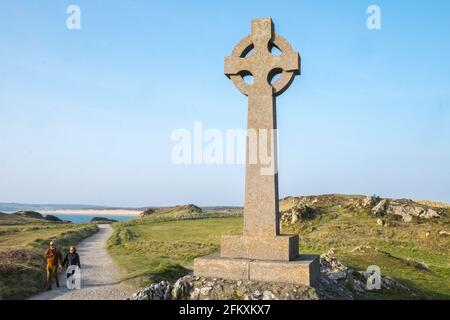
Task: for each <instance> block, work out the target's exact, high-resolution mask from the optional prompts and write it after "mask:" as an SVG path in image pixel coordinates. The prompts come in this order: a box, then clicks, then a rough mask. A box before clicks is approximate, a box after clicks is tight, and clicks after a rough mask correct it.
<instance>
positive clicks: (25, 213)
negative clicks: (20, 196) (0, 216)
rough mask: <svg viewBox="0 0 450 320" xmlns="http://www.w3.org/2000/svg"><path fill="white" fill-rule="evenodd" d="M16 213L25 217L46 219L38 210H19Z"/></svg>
mask: <svg viewBox="0 0 450 320" xmlns="http://www.w3.org/2000/svg"><path fill="white" fill-rule="evenodd" d="M14 215H16V216H19V217H24V218H33V219H42V220H43V219H44V216H43V215H42V214H40V213H39V212H36V211H18V212H16V213H14Z"/></svg>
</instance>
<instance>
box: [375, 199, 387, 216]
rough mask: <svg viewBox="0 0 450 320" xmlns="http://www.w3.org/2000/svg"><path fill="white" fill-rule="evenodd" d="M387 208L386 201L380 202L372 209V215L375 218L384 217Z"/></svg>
mask: <svg viewBox="0 0 450 320" xmlns="http://www.w3.org/2000/svg"><path fill="white" fill-rule="evenodd" d="M387 207H388V201H387V199H384V200H381V201H380V202H379V203H378V204H377V205H376V206H375V207H373V208H372V213H373V214H374V215H376V216H384V215H385V214H386V209H387Z"/></svg>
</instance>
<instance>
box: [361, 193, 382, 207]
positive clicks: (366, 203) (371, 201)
mask: <svg viewBox="0 0 450 320" xmlns="http://www.w3.org/2000/svg"><path fill="white" fill-rule="evenodd" d="M380 201H381V198H380V197H378V196H377V195H373V196H367V197H366V198H364V200H363V203H362V205H363V207H374V206H376V204H377V203H378V202H380Z"/></svg>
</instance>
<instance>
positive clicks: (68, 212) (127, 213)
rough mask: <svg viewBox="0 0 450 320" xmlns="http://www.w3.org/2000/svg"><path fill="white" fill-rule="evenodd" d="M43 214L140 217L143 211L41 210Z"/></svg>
mask: <svg viewBox="0 0 450 320" xmlns="http://www.w3.org/2000/svg"><path fill="white" fill-rule="evenodd" d="M39 212H40V213H41V214H50V215H55V214H57V215H86V216H89V215H94V216H97V215H98V216H138V215H139V214H140V213H141V212H142V211H141V210H125V209H104V210H101V209H100V210H99V209H85V210H72V209H61V210H40V211H39Z"/></svg>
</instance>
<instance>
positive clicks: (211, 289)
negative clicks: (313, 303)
mask: <svg viewBox="0 0 450 320" xmlns="http://www.w3.org/2000/svg"><path fill="white" fill-rule="evenodd" d="M354 250H355V251H357V250H364V247H357V248H355V249H354ZM334 253H335V250H334V249H331V250H330V251H328V252H327V253H325V254H323V255H321V256H320V272H321V278H320V282H319V284H318V286H317V287H316V288H312V287H307V286H302V285H293V284H282V283H280V284H277V283H266V282H257V281H233V280H224V279H217V278H203V277H196V276H192V275H187V276H185V277H182V278H180V279H178V280H177V281H176V282H175V284H174V285H171V284H170V283H169V282H167V281H161V282H160V283H154V284H152V285H150V286H149V287H147V288H145V289H142V290H140V291H138V292H136V293H135V294H134V295H133V296H132V297H131V298H130V299H131V300H231V299H242V300H353V299H354V296H355V294H358V295H362V296H364V295H365V294H367V293H368V292H369V290H368V289H367V279H368V277H369V276H370V274H368V273H367V272H366V271H355V270H353V269H350V268H348V267H347V266H345V265H344V264H343V263H342V262H341V261H339V260H338V259H336V257H334ZM381 289H384V290H405V291H408V292H409V291H410V290H409V289H408V288H407V287H405V286H403V285H402V284H400V283H398V282H397V281H395V280H394V279H392V278H390V277H386V276H381Z"/></svg>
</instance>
